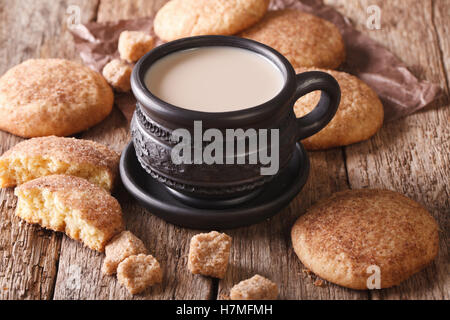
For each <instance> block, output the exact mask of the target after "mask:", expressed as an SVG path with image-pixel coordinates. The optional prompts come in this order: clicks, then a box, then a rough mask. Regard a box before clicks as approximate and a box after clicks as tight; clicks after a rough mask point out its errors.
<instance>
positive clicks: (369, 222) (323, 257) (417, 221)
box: [291, 189, 439, 290]
mask: <svg viewBox="0 0 450 320" xmlns="http://www.w3.org/2000/svg"><path fill="white" fill-rule="evenodd" d="M291 236H292V243H293V246H294V250H295V253H296V254H297V256H298V257H299V259H300V260H301V262H302V263H303V264H304V265H305V266H306V267H307V268H308V269H310V270H311V271H312V272H314V273H315V274H317V275H318V276H320V277H322V278H323V279H325V280H328V281H330V282H333V283H336V284H338V285H341V286H344V287H348V288H353V289H361V290H363V289H367V288H368V287H369V286H368V284H370V285H371V286H372V285H376V281H377V280H376V278H375V277H376V275H377V269H378V268H379V269H378V271H379V273H378V275H379V280H380V287H381V288H388V287H391V286H394V285H397V284H399V283H400V282H402V281H403V280H405V279H407V278H408V277H410V276H411V275H412V274H414V273H416V272H418V271H419V270H421V269H422V268H423V267H425V266H426V265H427V264H429V263H430V262H431V261H432V260H433V259H434V258H435V257H436V255H437V253H438V241H439V239H438V226H437V224H436V221H435V220H434V219H433V217H432V216H431V215H430V213H428V211H427V210H425V209H424V208H423V207H422V206H421V205H419V204H418V203H416V202H415V201H413V200H411V199H409V198H407V197H405V196H403V195H401V194H399V193H396V192H393V191H388V190H370V189H362V190H348V191H343V192H338V193H335V194H334V195H333V196H331V197H330V198H328V199H326V200H322V201H320V202H319V203H317V204H316V205H314V206H313V207H312V208H310V209H309V210H308V211H307V213H306V214H305V215H303V216H301V217H300V218H299V219H298V220H297V222H295V224H294V226H293V228H292V231H291ZM372 276H375V277H372ZM369 282H370V283H369ZM369 288H374V287H369Z"/></svg>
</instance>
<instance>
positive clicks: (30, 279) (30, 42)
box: [0, 0, 450, 299]
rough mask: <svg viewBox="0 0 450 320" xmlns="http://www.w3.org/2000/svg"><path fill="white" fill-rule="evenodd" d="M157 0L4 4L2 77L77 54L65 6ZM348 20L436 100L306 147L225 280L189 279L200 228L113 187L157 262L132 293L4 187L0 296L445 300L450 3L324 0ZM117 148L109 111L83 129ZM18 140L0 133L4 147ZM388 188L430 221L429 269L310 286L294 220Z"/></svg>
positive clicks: (242, 235)
mask: <svg viewBox="0 0 450 320" xmlns="http://www.w3.org/2000/svg"><path fill="white" fill-rule="evenodd" d="M164 2H165V1H163V0H153V1H150V0H70V1H69V0H67V1H65V0H60V1H54V0H39V1H34V0H18V1H13V0H0V74H3V73H4V72H5V71H6V70H8V69H9V68H10V67H12V66H14V65H16V64H18V63H20V62H22V61H24V60H26V59H29V58H35V57H42V58H51V57H64V58H69V59H79V57H78V56H77V52H76V51H75V49H74V44H73V40H72V36H71V35H70V33H69V32H68V29H67V25H66V20H67V18H68V16H67V12H66V10H67V8H68V6H69V5H77V6H79V7H80V8H81V13H82V14H81V20H82V21H81V22H82V23H85V22H88V21H95V20H97V21H108V20H115V19H120V18H133V17H138V16H146V15H148V14H151V13H154V12H155V11H156V10H157V9H158V8H159V7H160V6H161V5H162V4H163V3H164ZM328 2H329V4H331V5H333V6H335V7H336V8H337V9H338V10H339V11H341V12H342V13H344V14H345V15H347V16H348V17H350V18H351V19H352V20H353V21H354V23H355V26H356V27H357V28H358V29H359V30H361V31H362V32H364V33H366V34H368V35H369V36H370V37H372V38H374V39H376V40H378V41H379V42H381V43H383V44H384V45H385V46H386V47H387V48H389V49H390V50H391V51H392V52H393V53H395V54H397V55H398V56H399V57H400V58H401V59H402V60H403V61H405V62H406V63H407V64H408V66H409V68H410V69H411V70H412V71H413V72H414V73H415V74H416V75H417V76H418V77H419V78H421V79H427V80H429V81H433V82H435V83H438V84H440V86H441V87H442V89H443V91H444V96H443V97H442V98H441V99H439V100H438V101H436V102H435V103H433V104H432V105H430V106H429V107H427V108H426V109H424V110H423V111H420V112H418V113H416V114H414V115H411V116H409V117H406V118H404V119H401V120H398V121H395V122H391V123H387V124H385V125H384V126H383V128H382V129H381V130H380V132H378V134H377V135H376V136H375V137H373V138H372V139H370V140H369V141H366V142H363V143H358V144H355V145H352V146H348V147H344V148H337V149H333V150H329V151H325V152H312V153H310V157H311V166H312V169H311V175H310V177H309V182H308V184H307V185H306V187H305V188H304V190H303V191H302V192H301V194H300V195H299V196H297V198H296V199H295V200H294V201H292V203H291V204H290V206H289V207H287V208H286V209H284V210H283V211H282V212H281V213H280V214H279V215H277V216H275V217H274V218H272V219H270V220H268V221H266V222H263V223H260V224H258V225H255V226H252V227H248V228H242V229H237V230H226V232H227V233H228V234H230V235H231V236H232V237H233V246H232V253H231V258H230V268H229V270H228V273H227V275H226V277H225V279H223V280H220V281H219V280H215V279H209V278H204V277H201V276H194V275H191V274H190V273H189V272H188V271H187V269H186V263H187V259H186V257H187V253H188V244H189V240H190V238H191V237H192V236H193V235H194V234H196V233H197V232H198V230H186V229H181V228H178V227H175V226H172V225H170V224H167V223H165V222H164V221H162V220H161V219H159V218H156V217H155V216H153V215H151V214H150V213H149V212H148V211H146V210H144V209H143V208H141V207H140V206H139V205H137V204H136V203H135V202H134V201H133V200H132V199H131V197H130V196H129V195H128V194H127V193H126V192H125V191H124V189H123V188H120V189H119V190H118V191H117V194H116V196H117V197H118V198H119V201H120V203H121V204H122V206H123V211H124V215H125V219H126V224H127V228H128V229H129V230H131V231H132V232H134V233H135V234H137V235H138V236H139V237H140V238H141V239H143V241H144V242H145V244H146V245H147V247H148V248H149V249H150V251H151V252H152V253H153V254H154V255H155V256H156V257H157V259H158V260H159V261H160V262H161V264H162V266H163V268H164V272H165V276H164V281H163V284H162V285H161V286H157V287H154V288H152V289H151V290H150V291H149V292H147V293H146V294H145V295H141V296H135V297H132V296H131V295H130V294H128V292H127V291H126V290H125V289H124V288H122V287H121V286H120V285H119V284H118V283H117V281H116V278H115V277H104V276H102V274H101V272H100V267H101V264H102V260H103V255H102V254H99V253H97V252H94V251H91V250H89V249H87V248H84V247H83V246H82V245H81V244H79V243H77V242H75V241H72V240H70V239H69V238H67V237H65V236H63V235H62V234H61V233H54V232H51V231H46V230H43V229H41V228H39V227H36V226H31V225H27V224H24V223H21V222H20V220H19V219H18V218H17V217H15V216H14V209H15V205H16V199H15V197H14V195H13V190H12V189H1V190H0V213H1V215H0V259H1V260H0V298H1V299H220V298H222V297H224V296H225V295H226V294H227V293H228V292H229V289H230V288H231V286H232V285H233V284H235V283H237V282H238V281H240V280H243V279H245V278H248V277H250V276H252V275H254V274H255V273H259V274H262V275H265V276H267V277H268V278H270V279H272V280H273V281H275V282H276V283H278V284H279V285H280V290H281V293H280V298H281V299H449V297H450V279H449V256H448V242H447V239H448V234H449V229H448V227H449V225H448V216H449V214H450V211H449V208H450V205H449V193H450V187H449V183H450V179H449V176H450V167H449V166H450V161H449V150H450V144H449V140H450V135H449V119H450V116H449V115H450V113H449V108H448V106H449V73H450V41H449V40H450V38H449V34H450V19H449V18H450V1H448V0H435V1H431V0H427V1H410V0H398V1H382V0H371V1H366V0H352V1H348V0H333V1H328ZM371 4H377V5H378V6H379V7H380V8H381V10H382V11H381V13H382V20H381V22H382V24H381V29H380V30H368V29H367V28H366V27H365V26H366V18H367V13H366V8H367V7H368V6H369V5H371ZM79 137H80V138H84V139H92V140H96V141H99V142H102V143H105V144H107V145H109V146H110V147H112V148H114V149H115V150H117V151H121V150H122V148H123V147H124V146H125V144H126V143H127V141H129V139H130V136H129V133H128V124H127V122H126V120H125V118H124V117H123V116H122V114H121V113H120V112H119V111H118V110H117V109H115V110H114V111H113V112H112V114H111V115H110V116H109V117H108V118H107V120H106V121H104V122H103V123H101V124H100V125H98V126H96V127H95V128H93V129H91V130H89V131H88V132H85V133H83V134H81V135H79ZM20 141H21V139H20V138H18V137H15V136H13V135H10V134H7V133H5V132H0V153H3V152H5V151H6V150H8V149H9V148H10V147H12V146H13V145H15V144H16V143H18V142H20ZM365 187H370V188H387V189H391V190H397V191H399V192H401V193H403V194H405V195H407V196H409V197H411V198H412V199H415V200H416V201H418V202H420V203H421V204H423V205H424V206H425V207H426V208H428V209H429V210H430V212H431V213H432V214H433V216H434V217H435V218H436V219H437V220H438V222H439V224H440V228H441V232H440V252H439V257H438V258H437V260H436V261H435V262H434V263H433V264H432V265H431V266H429V267H428V268H426V269H425V270H423V271H422V272H420V273H419V274H417V275H415V276H413V277H412V278H410V279H409V280H407V281H405V282H404V283H402V284H401V285H400V286H398V287H394V288H391V289H387V290H380V291H370V292H369V291H354V290H348V289H345V288H341V287H339V286H336V285H333V284H330V283H326V285H325V286H324V287H317V286H315V285H314V284H313V282H314V278H309V277H307V276H305V275H304V272H303V266H302V264H301V263H300V262H299V260H298V259H297V257H296V256H295V254H294V251H293V250H292V246H291V241H290V227H291V225H292V224H293V222H294V221H295V219H296V218H297V217H298V216H299V215H301V214H302V213H303V212H304V211H305V209H307V208H308V207H309V206H310V205H311V204H312V203H313V202H315V201H317V200H318V199H320V198H323V197H326V196H328V195H330V194H331V193H332V192H335V191H337V190H343V189H348V188H352V189H356V188H365Z"/></svg>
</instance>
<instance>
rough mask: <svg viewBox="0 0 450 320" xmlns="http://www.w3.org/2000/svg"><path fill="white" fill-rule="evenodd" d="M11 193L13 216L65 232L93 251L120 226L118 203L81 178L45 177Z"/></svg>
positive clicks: (103, 243)
mask: <svg viewBox="0 0 450 320" xmlns="http://www.w3.org/2000/svg"><path fill="white" fill-rule="evenodd" d="M14 193H15V195H16V196H17V197H18V201H17V208H16V215H17V216H19V217H20V218H22V219H23V220H25V221H26V222H28V223H36V224H39V225H41V226H42V227H44V228H48V229H51V230H54V231H62V232H65V233H66V234H67V235H68V236H69V237H70V238H72V239H74V240H80V241H81V242H83V243H84V244H85V245H86V246H87V247H89V248H91V249H93V250H97V251H103V250H104V249H105V245H106V244H107V243H108V241H109V240H110V239H111V238H112V237H114V236H115V235H116V234H118V233H119V232H121V231H122V230H123V229H124V224H123V221H122V210H121V208H120V205H119V202H118V201H117V200H116V199H114V198H113V197H112V196H111V195H110V194H109V193H108V192H107V191H105V190H104V189H102V188H100V187H98V186H96V185H94V184H92V183H90V182H89V181H87V180H85V179H83V178H78V177H74V176H66V175H51V176H46V177H42V178H38V179H35V180H31V181H28V182H27V183H25V184H22V185H21V186H19V187H17V188H16V189H15V191H14Z"/></svg>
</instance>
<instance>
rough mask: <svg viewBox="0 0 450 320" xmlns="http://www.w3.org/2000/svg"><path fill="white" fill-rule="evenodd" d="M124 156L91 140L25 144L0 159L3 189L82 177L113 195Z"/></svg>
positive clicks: (39, 140)
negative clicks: (57, 177)
mask: <svg viewBox="0 0 450 320" xmlns="http://www.w3.org/2000/svg"><path fill="white" fill-rule="evenodd" d="M119 159H120V155H119V154H118V153H117V152H115V151H112V150H110V149H109V148H108V147H106V146H104V145H102V144H100V143H97V142H94V141H90V140H81V139H75V138H62V137H55V136H50V137H43V138H33V139H29V140H25V141H22V142H20V143H18V144H16V145H15V146H14V147H12V148H11V149H9V150H8V151H6V152H5V153H4V154H3V155H2V156H1V157H0V187H2V188H6V187H14V186H16V185H18V184H22V183H24V182H27V181H30V180H33V179H36V178H39V177H42V176H48V175H52V174H65V175H71V176H78V177H81V178H85V179H87V180H89V181H90V182H91V183H93V184H96V185H98V186H100V187H102V188H104V189H105V190H107V191H109V192H111V190H112V189H113V187H114V184H115V180H116V177H117V173H118V170H119V169H118V168H119Z"/></svg>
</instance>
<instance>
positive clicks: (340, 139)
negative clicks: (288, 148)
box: [294, 68, 384, 150]
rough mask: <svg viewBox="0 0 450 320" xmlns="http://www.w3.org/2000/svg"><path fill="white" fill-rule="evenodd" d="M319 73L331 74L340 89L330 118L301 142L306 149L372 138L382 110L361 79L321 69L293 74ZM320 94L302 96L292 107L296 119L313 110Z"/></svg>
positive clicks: (318, 148)
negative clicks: (313, 133)
mask: <svg viewBox="0 0 450 320" xmlns="http://www.w3.org/2000/svg"><path fill="white" fill-rule="evenodd" d="M305 71H322V72H327V73H329V74H330V75H332V76H333V77H334V78H335V79H336V80H337V82H338V83H339V86H340V87H341V102H340V104H339V107H338V110H337V112H336V115H335V116H334V118H333V119H332V120H331V121H330V123H328V125H327V126H326V127H325V128H323V129H322V130H320V131H319V132H318V133H316V134H315V135H313V136H311V137H309V138H307V139H305V140H303V141H302V143H303V145H304V146H305V148H306V149H308V150H323V149H328V148H333V147H339V146H346V145H349V144H352V143H356V142H360V141H364V140H367V139H369V138H370V137H372V136H373V135H374V134H375V133H376V132H377V131H378V130H379V129H380V128H381V126H382V125H383V118H384V110H383V105H382V104H381V101H380V99H379V98H378V95H377V94H376V93H375V91H373V90H372V89H371V88H370V87H369V86H368V85H367V84H365V83H364V82H363V81H362V80H360V79H358V78H356V77H355V76H352V75H350V74H348V73H345V72H339V71H333V70H325V69H317V68H311V69H303V68H299V69H296V72H297V73H301V72H305ZM319 100H320V91H315V92H311V93H309V94H307V95H306V96H303V97H302V98H300V99H299V100H297V102H296V103H295V105H294V112H295V114H296V116H297V117H302V116H304V115H305V114H307V113H309V112H310V111H312V110H313V109H314V107H315V106H316V104H317V103H318V102H319Z"/></svg>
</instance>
